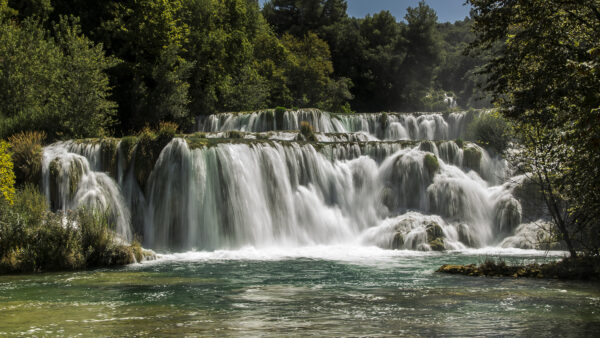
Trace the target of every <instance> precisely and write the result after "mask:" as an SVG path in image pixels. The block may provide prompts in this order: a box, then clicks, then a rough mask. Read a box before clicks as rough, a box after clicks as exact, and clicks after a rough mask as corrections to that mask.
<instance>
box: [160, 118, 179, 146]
mask: <svg viewBox="0 0 600 338" xmlns="http://www.w3.org/2000/svg"><path fill="white" fill-rule="evenodd" d="M177 129H179V125H177V123H175V122H160V123H159V124H158V130H157V132H156V135H157V136H158V138H159V139H161V140H163V141H167V142H168V141H171V140H172V139H173V137H175V135H176V134H177Z"/></svg>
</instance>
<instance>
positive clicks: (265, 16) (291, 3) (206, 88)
mask: <svg viewBox="0 0 600 338" xmlns="http://www.w3.org/2000/svg"><path fill="white" fill-rule="evenodd" d="M346 11H347V3H346V1H345V0H272V1H268V2H267V3H266V4H265V5H264V7H263V8H262V9H261V8H260V7H259V5H258V2H257V1H248V0H177V1H166V0H126V1H115V0H101V1H94V2H88V1H82V0H72V1H64V0H24V1H13V0H10V1H7V0H3V1H2V2H0V15H1V18H2V19H1V22H0V24H1V27H0V30H2V36H1V37H0V39H1V40H2V41H1V42H2V46H0V60H1V62H0V63H1V64H0V67H1V71H2V72H1V73H0V88H2V89H3V90H2V92H1V93H0V97H1V100H0V116H1V117H2V120H1V121H0V125H1V129H0V136H2V137H6V136H10V135H12V134H14V133H17V132H20V131H27V130H31V128H33V127H34V126H35V128H36V129H39V128H40V127H39V126H44V127H43V128H42V129H44V131H45V132H46V133H47V135H48V139H49V140H54V139H61V138H71V137H87V136H98V135H105V134H128V133H131V132H135V131H138V130H141V129H142V128H144V127H145V126H146V125H149V126H157V125H158V124H159V123H160V122H161V121H172V122H176V123H177V124H178V125H179V126H180V128H181V129H182V130H184V131H186V130H187V131H190V130H193V128H194V125H195V118H196V116H198V115H203V114H210V113H214V112H219V111H239V110H254V109H264V108H269V107H275V106H286V107H290V108H291V107H316V108H321V109H325V110H328V111H333V112H350V111H365V112H370V111H382V110H388V111H392V110H394V111H406V110H424V109H445V107H447V106H446V105H445V104H444V103H443V102H441V101H440V102H438V103H437V105H436V104H435V103H434V104H432V103H431V102H430V101H431V98H432V97H439V96H440V94H439V93H445V92H454V94H453V95H456V96H458V97H459V99H460V101H459V102H461V103H464V105H465V106H466V105H474V104H475V103H474V102H475V100H474V99H473V96H474V95H475V94H474V93H475V92H476V91H475V90H474V89H473V88H475V87H476V86H475V85H474V83H475V78H476V77H477V76H476V75H474V74H475V72H474V71H473V68H474V65H479V64H481V63H482V62H479V61H472V59H473V58H471V57H469V56H466V55H462V54H461V51H462V48H463V47H464V45H465V44H466V41H469V38H468V37H470V36H472V34H471V33H469V28H470V27H471V23H470V22H461V23H457V24H445V25H439V24H438V23H437V16H436V14H435V12H434V11H433V10H432V9H431V8H430V7H429V6H427V5H426V4H425V3H424V2H421V3H419V4H418V6H416V7H415V8H409V9H408V12H407V15H406V17H405V18H404V21H398V19H397V18H395V17H394V16H393V15H391V14H390V13H389V12H387V11H382V12H380V13H377V14H374V15H372V16H370V15H369V16H367V17H365V18H362V19H356V18H350V17H348V15H347V12H346ZM449 32H453V33H452V34H450V33H449ZM444 39H445V40H444ZM443 40H444V41H443ZM446 40H447V41H446ZM455 41H460V43H456V42H455ZM457 59H458V60H460V61H461V66H460V67H459V68H452V65H451V64H450V63H451V62H452V63H453V62H454V60H457ZM461 84H462V85H461ZM432 93H433V94H435V95H432ZM436 93H437V94H436Z"/></svg>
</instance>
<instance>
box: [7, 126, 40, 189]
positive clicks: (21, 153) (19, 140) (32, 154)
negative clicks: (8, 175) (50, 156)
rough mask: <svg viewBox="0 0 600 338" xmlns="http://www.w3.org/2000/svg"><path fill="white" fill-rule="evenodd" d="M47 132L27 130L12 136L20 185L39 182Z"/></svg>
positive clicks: (11, 142) (17, 177) (16, 172)
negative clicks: (43, 145) (43, 146)
mask: <svg viewBox="0 0 600 338" xmlns="http://www.w3.org/2000/svg"><path fill="white" fill-rule="evenodd" d="M45 139H46V133H45V132H43V131H42V132H38V131H33V132H30V131H27V132H20V133H18V134H15V135H13V136H11V137H10V138H9V139H8V141H9V142H10V147H11V150H12V159H13V163H14V170H15V175H16V179H17V184H18V185H23V184H25V183H35V184H39V182H40V180H41V178H42V144H43V142H44V140H45Z"/></svg>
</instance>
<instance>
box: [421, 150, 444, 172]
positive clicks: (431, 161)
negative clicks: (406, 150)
mask: <svg viewBox="0 0 600 338" xmlns="http://www.w3.org/2000/svg"><path fill="white" fill-rule="evenodd" d="M423 164H424V165H425V169H427V172H428V173H429V176H433V175H435V173H436V172H438V170H440V163H439V161H438V158H437V157H436V156H435V155H432V154H426V155H425V157H424V158H423Z"/></svg>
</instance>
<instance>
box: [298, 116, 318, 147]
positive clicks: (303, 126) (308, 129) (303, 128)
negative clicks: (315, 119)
mask: <svg viewBox="0 0 600 338" xmlns="http://www.w3.org/2000/svg"><path fill="white" fill-rule="evenodd" d="M300 134H302V135H303V136H304V139H305V140H306V141H311V142H316V141H317V136H315V132H314V131H313V127H312V125H311V124H310V123H308V122H307V121H302V122H300Z"/></svg>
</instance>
